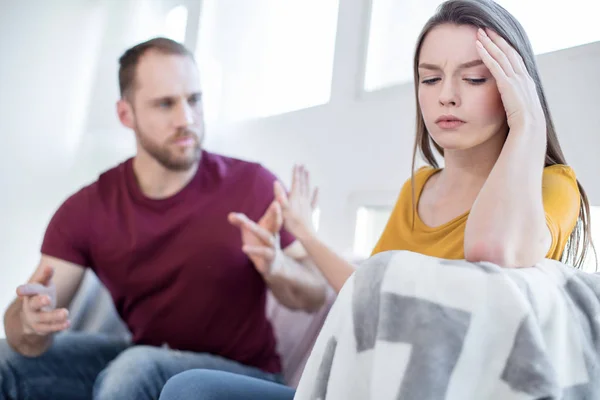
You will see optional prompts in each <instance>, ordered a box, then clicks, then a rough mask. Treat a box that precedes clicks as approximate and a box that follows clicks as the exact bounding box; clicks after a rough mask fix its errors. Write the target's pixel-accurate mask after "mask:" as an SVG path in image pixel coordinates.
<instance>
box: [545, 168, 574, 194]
mask: <svg viewBox="0 0 600 400" xmlns="http://www.w3.org/2000/svg"><path fill="white" fill-rule="evenodd" d="M542 186H543V187H544V188H546V189H549V188H556V189H564V188H566V187H572V188H574V189H575V190H577V191H579V189H578V187H577V176H576V175H575V171H574V170H573V168H571V167H570V166H568V165H564V164H555V165H550V166H547V167H545V168H544V173H543V175H542Z"/></svg>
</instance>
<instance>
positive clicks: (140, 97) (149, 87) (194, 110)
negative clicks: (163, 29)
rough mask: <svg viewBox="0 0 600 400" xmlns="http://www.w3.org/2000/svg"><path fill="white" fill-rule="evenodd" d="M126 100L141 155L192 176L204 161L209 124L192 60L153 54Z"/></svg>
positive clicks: (139, 71)
mask: <svg viewBox="0 0 600 400" xmlns="http://www.w3.org/2000/svg"><path fill="white" fill-rule="evenodd" d="M121 101H122V102H123V101H125V102H126V103H127V104H128V105H125V106H124V107H125V109H128V111H125V113H127V112H129V113H130V115H129V118H130V120H129V121H128V123H126V125H128V126H129V127H130V128H132V129H133V130H134V131H135V134H136V139H137V143H138V152H145V153H147V154H148V155H149V156H151V157H152V158H154V159H155V160H156V161H158V162H159V163H160V164H161V165H162V166H163V167H165V168H166V169H169V170H172V171H186V170H188V169H190V168H192V167H193V166H194V165H195V164H196V163H197V162H198V160H199V159H200V153H201V145H202V141H203V139H204V120H203V113H202V98H201V92H200V79H199V76H198V68H197V66H196V64H195V63H194V61H193V60H192V59H191V58H189V57H186V56H182V55H170V54H162V53H160V52H158V51H155V50H150V51H148V52H147V53H145V54H144V55H143V56H142V57H141V59H140V62H139V64H138V66H137V70H136V73H135V83H134V85H133V87H132V90H131V93H130V95H129V96H128V97H127V100H121ZM121 106H122V105H120V106H119V107H121ZM120 115H121V112H120ZM121 120H122V121H123V117H122V118H121Z"/></svg>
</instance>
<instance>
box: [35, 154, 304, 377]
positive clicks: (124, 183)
mask: <svg viewBox="0 0 600 400" xmlns="http://www.w3.org/2000/svg"><path fill="white" fill-rule="evenodd" d="M275 179H276V177H275V176H274V175H273V174H272V173H271V172H269V171H268V170H267V169H265V168H263V167H262V166H261V165H260V164H255V163H250V162H246V161H241V160H237V159H233V158H228V157H224V156H220V155H216V154H212V153H209V152H206V151H204V152H203V154H202V159H201V161H200V166H199V168H198V172H197V173H196V175H195V177H194V178H193V179H192V180H191V181H190V183H189V184H188V185H187V186H185V187H184V188H183V189H182V190H181V191H180V192H179V193H177V194H175V195H174V196H172V197H169V198H167V199H161V200H152V199H149V198H147V197H146V196H144V194H143V193H142V192H141V190H140V188H139V187H138V185H137V182H136V179H135V176H134V172H133V168H132V159H129V160H127V161H125V162H124V163H122V164H120V165H118V166H117V167H115V168H113V169H111V170H109V171H107V172H105V173H103V174H102V175H101V176H100V177H99V179H98V180H97V181H96V182H94V183H93V184H91V185H89V186H86V187H84V188H83V189H81V190H80V191H79V192H77V193H75V194H74V195H72V196H71V197H70V198H68V199H67V200H66V201H65V202H64V203H63V204H62V206H61V207H60V208H59V209H58V211H57V212H56V213H55V215H54V216H53V218H52V220H51V222H50V224H49V226H48V228H47V231H46V234H45V237H44V241H43V244H42V253H43V254H47V255H49V256H53V257H57V258H60V259H63V260H66V261H70V262H72V263H75V264H78V265H81V266H85V267H90V268H92V269H93V270H94V271H95V272H96V274H97V275H98V277H99V278H100V280H101V281H102V282H103V283H104V285H105V286H106V287H107V288H108V290H109V291H110V293H111V295H112V298H113V300H114V303H115V306H116V309H117V311H118V312H119V314H120V316H121V318H123V320H124V321H125V323H126V324H127V326H128V327H129V329H130V330H131V332H132V334H133V340H134V342H135V343H137V344H147V345H155V346H161V345H165V344H166V345H168V346H169V347H170V348H173V349H178V350H186V351H194V352H207V353H212V354H216V355H219V356H222V357H225V358H228V359H231V360H235V361H238V362H240V363H243V364H246V365H251V366H255V367H258V368H261V369H262V370H265V371H268V372H273V373H276V372H280V370H281V365H280V360H279V356H278V354H277V351H276V343H275V336H274V333H273V329H272V327H271V324H270V323H269V321H268V320H267V317H266V314H265V301H266V285H265V282H264V280H263V279H262V277H261V276H260V274H259V273H258V272H257V271H256V269H255V268H254V266H253V264H252V263H251V261H250V260H249V259H248V257H247V256H246V255H245V254H244V253H243V252H242V251H241V247H242V242H241V234H240V231H239V229H238V228H237V227H234V226H232V225H231V224H230V223H229V222H228V220H227V214H229V213H230V212H232V211H236V212H243V213H245V214H246V215H248V217H249V218H251V219H252V220H254V221H258V219H259V218H260V217H261V216H262V215H263V213H264V212H265V211H266V209H267V208H268V206H269V205H270V203H271V202H272V201H273V198H274V197H273V182H274V181H275ZM293 240H294V238H293V237H292V236H291V235H290V234H289V233H287V232H282V233H281V246H282V248H285V247H287V246H288V245H290V244H291V243H292V242H293Z"/></svg>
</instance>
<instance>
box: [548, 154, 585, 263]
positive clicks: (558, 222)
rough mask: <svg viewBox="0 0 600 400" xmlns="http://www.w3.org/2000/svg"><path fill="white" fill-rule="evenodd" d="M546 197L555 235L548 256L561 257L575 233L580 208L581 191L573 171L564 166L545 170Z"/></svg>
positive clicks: (550, 226) (549, 224)
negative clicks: (570, 237)
mask: <svg viewBox="0 0 600 400" xmlns="http://www.w3.org/2000/svg"><path fill="white" fill-rule="evenodd" d="M542 197H543V201H544V211H545V212H546V223H547V225H548V229H549V230H550V233H551V235H552V245H551V246H550V250H549V251H548V254H547V255H546V257H547V258H552V259H555V260H560V259H561V257H562V253H563V251H564V249H565V246H566V244H567V242H568V240H569V236H570V235H571V233H572V232H573V229H574V228H575V225H576V224H577V219H578V217H579V209H580V204H581V202H580V194H579V188H578V186H577V178H576V177H575V173H574V172H573V170H572V169H571V168H570V167H568V166H564V165H553V166H551V167H546V168H545V169H544V175H543V179H542Z"/></svg>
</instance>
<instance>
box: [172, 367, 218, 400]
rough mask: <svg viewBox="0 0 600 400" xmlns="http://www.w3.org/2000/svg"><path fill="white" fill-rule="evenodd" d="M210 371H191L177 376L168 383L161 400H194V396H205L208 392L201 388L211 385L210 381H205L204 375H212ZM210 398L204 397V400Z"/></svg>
mask: <svg viewBox="0 0 600 400" xmlns="http://www.w3.org/2000/svg"><path fill="white" fill-rule="evenodd" d="M212 372H214V371H210V370H197V369H195V370H191V371H185V372H182V373H180V374H177V375H175V376H174V377H172V378H171V379H169V380H168V381H167V384H166V385H165V387H164V388H163V390H162V392H161V394H160V400H175V399H187V398H190V399H193V398H194V394H196V395H197V394H199V393H202V394H203V395H205V394H206V393H207V391H206V390H202V391H200V389H201V388H200V386H202V385H204V384H206V383H210V380H208V381H207V380H206V379H203V374H205V373H209V374H210V373H212ZM205 398H207V399H210V397H203V399H205Z"/></svg>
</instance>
